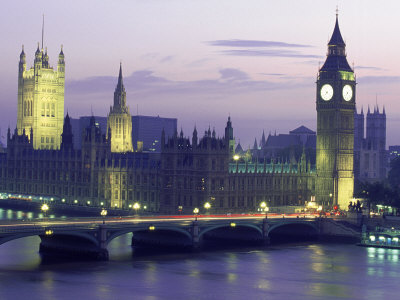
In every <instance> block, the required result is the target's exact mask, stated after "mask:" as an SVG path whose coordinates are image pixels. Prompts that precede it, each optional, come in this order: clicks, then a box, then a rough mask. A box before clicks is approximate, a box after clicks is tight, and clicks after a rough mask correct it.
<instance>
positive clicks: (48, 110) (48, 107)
mask: <svg viewBox="0 0 400 300" xmlns="http://www.w3.org/2000/svg"><path fill="white" fill-rule="evenodd" d="M46 117H50V103H47V104H46Z"/></svg>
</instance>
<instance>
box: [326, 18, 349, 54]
mask: <svg viewBox="0 0 400 300" xmlns="http://www.w3.org/2000/svg"><path fill="white" fill-rule="evenodd" d="M328 45H330V46H331V45H332V46H333V45H336V46H342V47H346V43H345V42H344V40H343V38H342V34H341V33H340V29H339V20H338V14H337V13H336V23H335V29H333V33H332V37H331V39H330V40H329V43H328Z"/></svg>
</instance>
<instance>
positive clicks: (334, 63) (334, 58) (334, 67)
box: [320, 15, 353, 72]
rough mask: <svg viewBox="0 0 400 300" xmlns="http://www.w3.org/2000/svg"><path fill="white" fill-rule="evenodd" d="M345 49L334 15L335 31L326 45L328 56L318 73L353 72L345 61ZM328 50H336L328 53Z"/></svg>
mask: <svg viewBox="0 0 400 300" xmlns="http://www.w3.org/2000/svg"><path fill="white" fill-rule="evenodd" d="M345 48H346V43H345V42H344V40H343V37H342V34H341V33H340V29H339V21H338V17H337V15H336V23H335V29H334V30H333V33H332V37H331V39H330V40H329V43H328V53H329V54H328V56H327V58H326V61H325V63H324V65H323V66H322V68H321V70H320V71H339V70H340V71H348V72H353V70H352V69H351V67H350V65H349V63H348V62H347V59H346V54H345V51H344V49H345ZM329 49H331V50H332V49H336V50H334V51H330V50H329ZM337 49H341V50H342V51H338V50H337Z"/></svg>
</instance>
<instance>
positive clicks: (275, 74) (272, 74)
mask: <svg viewBox="0 0 400 300" xmlns="http://www.w3.org/2000/svg"><path fill="white" fill-rule="evenodd" d="M258 74H260V75H264V76H285V75H286V74H283V73H258Z"/></svg>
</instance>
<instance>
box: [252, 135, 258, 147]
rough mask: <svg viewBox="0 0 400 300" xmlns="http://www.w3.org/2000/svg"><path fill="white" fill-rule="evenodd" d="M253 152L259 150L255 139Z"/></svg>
mask: <svg viewBox="0 0 400 300" xmlns="http://www.w3.org/2000/svg"><path fill="white" fill-rule="evenodd" d="M253 150H258V144H257V138H254V145H253Z"/></svg>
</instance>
